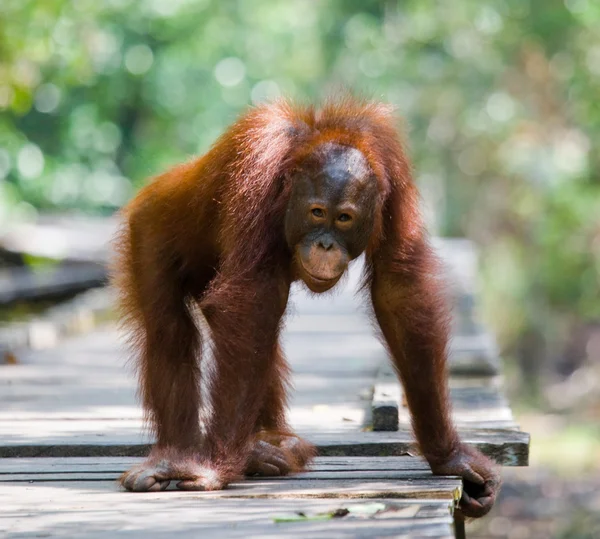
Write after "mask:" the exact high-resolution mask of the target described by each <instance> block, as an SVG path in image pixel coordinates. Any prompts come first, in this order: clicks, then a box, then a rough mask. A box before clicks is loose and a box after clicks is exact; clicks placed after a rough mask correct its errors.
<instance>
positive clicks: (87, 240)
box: [0, 215, 118, 263]
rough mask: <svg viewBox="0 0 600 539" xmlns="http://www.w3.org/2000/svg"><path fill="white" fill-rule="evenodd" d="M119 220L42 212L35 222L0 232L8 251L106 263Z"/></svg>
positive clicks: (1, 242) (2, 244)
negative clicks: (110, 243) (45, 213)
mask: <svg viewBox="0 0 600 539" xmlns="http://www.w3.org/2000/svg"><path fill="white" fill-rule="evenodd" d="M117 223H118V221H117V219H115V218H112V217H111V218H106V217H96V218H95V217H90V216H76V215H42V216H40V217H39V218H38V219H37V221H36V222H35V223H14V224H12V226H10V227H9V228H8V229H7V230H6V231H3V233H2V234H0V246H2V247H3V248H4V249H6V250H7V251H12V252H17V253H27V254H30V255H34V256H43V257H47V258H56V259H60V260H65V259H69V260H81V261H91V262H98V263H106V261H107V260H108V258H109V242H110V240H111V238H112V237H113V235H114V233H115V232H116V230H117Z"/></svg>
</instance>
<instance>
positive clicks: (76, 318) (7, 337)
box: [0, 287, 114, 389]
mask: <svg viewBox="0 0 600 539" xmlns="http://www.w3.org/2000/svg"><path fill="white" fill-rule="evenodd" d="M113 306H114V298H113V294H112V293H111V292H110V291H109V289H107V288H105V287H101V288H94V289H91V290H87V291H85V292H82V293H80V294H78V295H77V296H76V297H74V298H72V299H70V300H68V301H65V302H62V303H60V304H58V305H56V306H53V307H50V308H48V309H46V310H45V311H44V312H43V313H41V314H39V315H37V316H35V317H33V318H32V319H31V320H28V321H22V322H15V323H9V324H6V325H4V326H0V355H2V354H6V353H8V352H10V353H13V354H14V355H15V356H16V357H17V358H18V357H19V356H21V355H22V354H21V353H20V351H21V350H22V349H24V348H31V349H34V350H40V349H44V348H51V347H53V346H56V344H57V343H58V342H59V340H60V339H62V338H64V337H66V336H67V335H74V334H77V333H83V332H85V331H89V330H91V329H92V328H94V327H96V326H97V325H99V324H101V323H102V322H105V321H106V320H109V319H111V318H112V317H113V315H114V314H113ZM21 389H22V386H21Z"/></svg>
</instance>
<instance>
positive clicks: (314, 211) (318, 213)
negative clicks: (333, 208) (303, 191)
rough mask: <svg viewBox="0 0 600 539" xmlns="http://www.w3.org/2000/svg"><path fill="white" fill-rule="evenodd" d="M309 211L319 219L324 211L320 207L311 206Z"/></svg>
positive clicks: (323, 214) (323, 215)
mask: <svg viewBox="0 0 600 539" xmlns="http://www.w3.org/2000/svg"><path fill="white" fill-rule="evenodd" d="M311 213H312V214H313V215H314V216H315V217H318V218H319V219H322V218H323V217H325V212H324V211H323V210H322V209H321V208H313V209H312V210H311Z"/></svg>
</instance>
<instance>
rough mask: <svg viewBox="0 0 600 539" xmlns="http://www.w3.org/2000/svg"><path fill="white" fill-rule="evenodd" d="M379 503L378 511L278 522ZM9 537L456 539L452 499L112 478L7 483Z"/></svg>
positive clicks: (1, 496)
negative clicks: (272, 494)
mask: <svg viewBox="0 0 600 539" xmlns="http://www.w3.org/2000/svg"><path fill="white" fill-rule="evenodd" d="M365 503H368V504H369V505H370V504H372V503H380V504H382V505H383V506H385V510H384V511H383V512H380V513H377V514H375V515H374V516H372V517H368V518H367V517H360V516H352V513H351V514H349V515H347V516H346V517H342V518H336V519H330V520H313V521H310V520H309V521H304V522H276V521H275V520H276V519H277V518H281V517H286V516H290V515H292V516H293V515H297V514H298V512H302V513H304V514H306V515H307V516H309V517H312V516H315V515H318V514H323V513H331V512H332V511H335V510H336V509H340V508H346V509H348V508H349V509H352V508H355V507H364V506H365ZM0 504H1V506H2V509H3V510H2V512H0V529H3V530H4V533H5V536H6V537H23V536H36V535H37V536H39V535H52V536H60V537H85V538H102V539H105V538H113V537H118V538H121V537H142V536H143V537H153V538H155V537H165V538H166V537H183V538H187V537H225V538H247V537H298V538H302V537H311V538H312V537H317V538H330V537H342V538H346V537H348V538H350V537H357V536H360V537H365V538H366V537H411V538H414V537H425V536H427V537H437V538H450V537H452V530H451V525H452V517H451V514H452V502H451V500H448V499H445V500H435V499H432V500H410V499H402V500H398V499H389V498H383V499H381V498H378V499H373V500H368V501H361V500H335V499H269V501H268V503H265V501H264V500H260V499H258V500H257V499H252V498H245V499H244V500H243V503H242V502H241V501H240V500H239V499H231V498H219V499H211V498H209V497H206V496H200V497H199V496H198V493H192V492H179V491H177V492H160V493H147V494H142V495H139V494H130V493H124V492H118V491H116V488H115V485H114V484H111V483H91V484H89V483H88V484H85V483H84V484H79V485H74V484H73V483H55V484H52V483H45V484H43V485H35V486H26V485H16V484H15V485H8V486H0Z"/></svg>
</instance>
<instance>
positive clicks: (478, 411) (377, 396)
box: [372, 361, 518, 431]
mask: <svg viewBox="0 0 600 539" xmlns="http://www.w3.org/2000/svg"><path fill="white" fill-rule="evenodd" d="M449 385H450V397H451V400H452V409H453V420H454V422H455V423H456V425H457V426H458V427H459V428H470V429H488V428H489V429H493V428H498V429H517V428H518V425H517V423H515V421H514V419H513V416H512V412H511V410H510V406H509V404H508V401H507V400H506V398H505V397H504V395H503V394H502V390H501V378H500V377H463V376H453V377H451V378H450V380H449ZM372 416H373V430H375V431H395V430H398V428H405V429H409V428H410V424H411V420H410V413H409V410H408V408H407V407H406V402H405V399H404V396H403V389H402V386H401V385H400V383H399V382H398V378H397V376H396V374H395V372H394V370H393V368H392V367H391V364H390V362H389V361H383V362H382V364H381V367H380V369H379V371H378V376H377V378H376V380H375V386H374V391H373V400H372Z"/></svg>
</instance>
